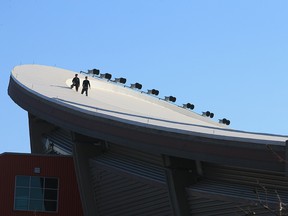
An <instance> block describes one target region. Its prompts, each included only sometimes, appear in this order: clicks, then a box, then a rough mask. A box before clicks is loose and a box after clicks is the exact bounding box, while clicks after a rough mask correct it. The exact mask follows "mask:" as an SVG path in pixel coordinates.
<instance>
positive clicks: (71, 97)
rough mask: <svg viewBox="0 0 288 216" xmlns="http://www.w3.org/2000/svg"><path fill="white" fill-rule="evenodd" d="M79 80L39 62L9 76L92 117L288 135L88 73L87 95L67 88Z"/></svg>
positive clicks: (189, 130) (179, 128) (208, 132)
mask: <svg viewBox="0 0 288 216" xmlns="http://www.w3.org/2000/svg"><path fill="white" fill-rule="evenodd" d="M76 73H77V74H79V75H78V77H79V78H80V82H81V83H82V81H83V80H84V78H85V76H86V74H81V73H78V72H74V71H69V70H65V69H61V68H56V67H51V66H42V65H21V66H16V67H15V68H14V69H13V71H12V74H11V77H12V78H13V79H14V80H15V81H16V82H17V83H18V84H19V85H21V86H23V87H25V88H26V89H27V90H29V91H30V92H33V93H34V94H35V95H37V96H39V97H41V98H43V99H45V100H49V101H53V102H55V103H57V104H59V105H61V106H64V107H65V106H66V107H69V108H72V109H74V110H77V111H79V112H85V113H89V114H90V115H95V116H104V117H105V118H107V119H113V120H117V121H120V122H124V123H127V124H132V125H137V126H143V127H148V128H150V127H151V128H155V127H156V128H158V129H159V128H161V130H165V131H173V132H177V133H183V134H186V135H187V134H188V135H189V134H191V135H195V134H197V135H200V136H201V135H203V136H206V137H207V136H208V137H211V138H213V136H217V137H219V136H221V138H222V139H225V140H242V141H243V139H244V140H246V141H247V140H248V141H249V140H253V142H259V143H269V144H273V143H276V144H279V143H280V144H281V143H283V145H284V143H285V141H286V140H287V139H288V137H285V136H280V135H272V134H260V133H250V132H244V131H238V130H232V129H229V128H227V126H226V125H224V124H219V123H217V122H214V121H212V120H211V119H210V118H207V117H204V116H201V115H199V114H197V113H195V112H193V111H191V110H188V109H185V108H183V107H180V106H177V105H176V104H173V103H171V102H167V101H165V100H163V99H160V98H157V97H155V96H152V95H149V94H147V93H146V92H143V91H140V90H135V89H132V88H130V87H127V86H124V85H122V84H118V83H116V82H114V81H109V80H107V79H104V78H100V77H99V76H97V77H96V76H95V77H92V76H88V79H89V80H90V83H91V89H89V91H88V97H87V96H85V94H83V95H82V94H81V89H82V88H81V86H80V88H79V91H78V92H76V91H75V88H74V89H72V90H71V89H70V85H71V83H72V79H73V77H74V75H75V74H76Z"/></svg>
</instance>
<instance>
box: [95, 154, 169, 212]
mask: <svg viewBox="0 0 288 216" xmlns="http://www.w3.org/2000/svg"><path fill="white" fill-rule="evenodd" d="M91 173H92V179H93V180H92V181H93V186H94V193H95V197H96V202H97V209H98V212H99V215H101V216H106V215H109V216H113V215H115V216H119V215H125V216H129V215H131V216H132V215H133V216H134V215H137V216H138V215H143V216H146V215H151V216H152V215H157V216H161V215H163V216H164V215H165V216H168V215H173V212H172V208H171V204H170V198H169V193H168V189H167V185H166V180H165V172H164V170H163V168H161V167H157V166H154V165H151V164H148V163H145V162H143V161H139V160H135V159H131V158H128V157H126V156H123V155H117V154H113V153H108V154H104V155H101V156H100V157H97V158H95V159H93V160H91Z"/></svg>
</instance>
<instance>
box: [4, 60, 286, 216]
mask: <svg viewBox="0 0 288 216" xmlns="http://www.w3.org/2000/svg"><path fill="white" fill-rule="evenodd" d="M74 74H75V72H72V71H68V70H64V69H59V68H55V67H48V66H41V65H24V66H18V67H16V68H14V70H13V71H12V74H11V78H10V83H9V88H8V93H9V95H10V97H11V98H12V99H13V100H14V101H15V103H17V104H18V105H19V106H20V107H22V108H23V109H24V110H26V111H27V112H28V117H29V129H30V141H31V142H30V144H31V151H32V153H35V154H40V155H42V154H43V155H45V154H54V155H56V156H55V158H57V155H58V156H60V155H68V156H70V157H72V158H73V161H74V169H75V173H76V177H77V184H78V187H79V193H80V198H81V204H82V206H83V214H84V215H85V216H113V215H115V216H119V215H121V216H122V215H123V216H126V215H127V216H128V215H131V216H132V215H143V216H146V215H157V216H159V215H163V216H164V215H165V216H167V215H176V216H186V215H187V216H188V215H196V216H202V215H203V216H209V215H210V216H212V215H213V216H214V215H219V216H220V215H221V216H223V215H227V216H228V215H229V216H230V215H285V214H287V209H286V204H287V203H288V181H287V176H288V163H287V161H288V147H287V146H288V145H287V142H286V140H287V137H285V136H280V135H271V134H257V133H250V132H243V131H237V130H232V129H230V128H228V127H227V126H226V125H223V124H222V123H218V122H217V123H216V122H214V121H212V120H211V119H210V118H209V117H208V118H207V116H204V115H200V114H197V113H194V112H192V111H191V110H188V109H187V108H186V107H184V106H183V107H182V106H181V107H180V106H177V105H175V103H174V102H175V100H174V102H170V101H167V100H165V99H160V98H158V97H155V96H152V95H150V94H149V91H148V92H143V91H139V90H135V89H134V86H135V85H131V87H127V86H124V85H123V84H118V83H116V81H111V80H110V78H111V76H110V78H109V79H108V80H107V79H105V76H101V74H100V75H99V76H95V74H89V73H87V74H85V75H80V79H83V78H84V76H87V75H88V76H89V79H90V82H91V86H92V88H91V90H90V92H89V97H86V96H83V95H81V94H79V93H77V92H75V91H73V90H71V89H70V87H69V86H70V85H71V80H72V79H71V78H72V77H73V76H74ZM168 98H169V97H168ZM60 157H61V156H60ZM71 189H72V188H71Z"/></svg>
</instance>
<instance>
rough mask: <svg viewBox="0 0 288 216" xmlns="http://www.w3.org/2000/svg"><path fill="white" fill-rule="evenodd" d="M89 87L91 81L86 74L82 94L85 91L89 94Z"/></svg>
mask: <svg viewBox="0 0 288 216" xmlns="http://www.w3.org/2000/svg"><path fill="white" fill-rule="evenodd" d="M88 87H89V88H91V86H90V82H89V80H88V77H87V76H86V77H85V80H83V83H82V91H81V94H83V93H84V92H85V93H86V96H88Z"/></svg>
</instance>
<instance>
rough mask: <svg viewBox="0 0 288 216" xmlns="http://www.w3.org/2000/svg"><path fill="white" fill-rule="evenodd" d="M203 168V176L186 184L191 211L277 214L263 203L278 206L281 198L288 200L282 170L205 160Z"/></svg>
mask: <svg viewBox="0 0 288 216" xmlns="http://www.w3.org/2000/svg"><path fill="white" fill-rule="evenodd" d="M203 170H204V178H203V179H202V180H201V181H200V182H198V183H196V184H194V185H191V186H189V187H187V188H186V192H187V196H188V201H189V206H190V212H191V215H197V216H198V215H199V216H202V215H203V216H204V215H205V216H206V215H245V214H246V215H247V212H249V211H250V212H254V213H255V214H256V215H275V213H271V212H270V211H269V210H267V209H265V208H264V207H263V205H264V204H267V205H268V206H269V207H270V208H271V209H272V210H277V209H278V207H279V203H280V202H283V203H286V204H287V203H288V181H287V177H285V176H284V175H283V174H282V173H275V172H267V171H260V170H250V169H243V168H237V167H227V166H219V165H215V164H204V165H203ZM279 197H280V199H281V200H280V199H279ZM236 213H237V214H236ZM286 213H287V212H286ZM283 215H284V214H283Z"/></svg>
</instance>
